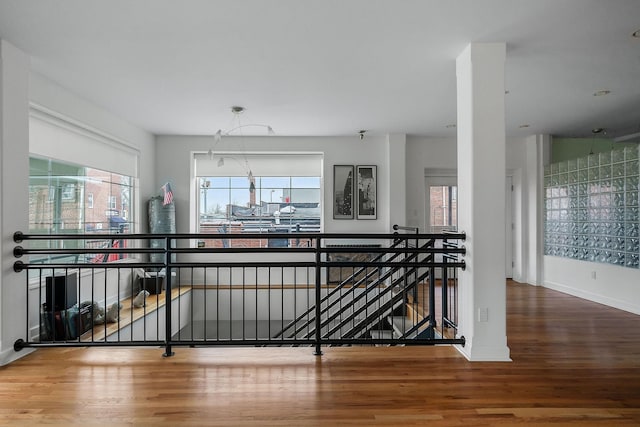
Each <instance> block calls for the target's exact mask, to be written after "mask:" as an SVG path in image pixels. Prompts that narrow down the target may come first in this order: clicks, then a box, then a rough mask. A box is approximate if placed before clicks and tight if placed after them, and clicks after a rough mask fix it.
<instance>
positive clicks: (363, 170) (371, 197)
mask: <svg viewBox="0 0 640 427" xmlns="http://www.w3.org/2000/svg"><path fill="white" fill-rule="evenodd" d="M377 175H378V171H377V166H356V191H357V192H358V203H357V218H358V219H376V218H377V214H378V212H377V204H376V201H377V181H378V176H377Z"/></svg>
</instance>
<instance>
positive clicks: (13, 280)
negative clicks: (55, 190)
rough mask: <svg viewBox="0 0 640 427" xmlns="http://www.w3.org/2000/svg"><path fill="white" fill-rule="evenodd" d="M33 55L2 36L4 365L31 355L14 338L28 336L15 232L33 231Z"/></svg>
mask: <svg viewBox="0 0 640 427" xmlns="http://www.w3.org/2000/svg"><path fill="white" fill-rule="evenodd" d="M28 88H29V58H28V57H27V56H26V55H25V54H24V53H22V52H21V51H19V50H18V49H16V48H15V47H14V46H12V45H11V44H9V43H7V42H6V41H4V40H0V174H1V176H2V184H1V185H0V233H1V236H2V251H1V252H0V259H1V263H2V272H1V273H0V365H4V364H6V363H9V362H10V361H12V360H14V359H16V358H18V357H20V356H23V355H26V354H28V353H29V352H28V351H26V350H22V351H21V352H19V353H16V352H15V351H14V350H13V343H14V342H15V341H16V340H17V339H18V338H26V336H25V334H26V329H27V328H26V312H27V302H26V281H25V274H26V273H20V274H18V273H15V272H14V271H13V262H14V261H15V258H14V257H13V247H14V246H15V244H14V242H13V233H14V232H15V231H18V230H20V231H24V232H28V218H29V93H28Z"/></svg>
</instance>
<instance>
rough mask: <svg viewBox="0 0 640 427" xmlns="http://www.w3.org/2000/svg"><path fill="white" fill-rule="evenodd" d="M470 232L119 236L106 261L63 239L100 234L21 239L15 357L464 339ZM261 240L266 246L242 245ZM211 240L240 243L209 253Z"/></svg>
mask: <svg viewBox="0 0 640 427" xmlns="http://www.w3.org/2000/svg"><path fill="white" fill-rule="evenodd" d="M464 237H465V236H464V234H451V233H449V234H419V233H415V234H398V233H395V234H335V233H322V234H318V233H299V234H297V235H296V239H295V240H294V239H292V238H291V235H290V234H282V235H280V234H278V233H269V235H268V237H266V236H265V235H264V234H255V235H253V234H247V233H242V234H228V233H227V234H224V235H220V234H211V235H209V234H207V235H205V234H166V235H160V234H152V235H150V234H127V235H123V234H117V235H114V236H104V235H101V238H103V239H110V240H112V241H118V242H119V245H118V246H117V247H107V248H99V251H100V253H99V254H96V250H98V249H96V248H95V245H94V246H92V245H87V247H86V248H84V249H83V248H81V246H82V245H81V244H75V245H64V244H55V243H56V242H60V241H65V240H80V241H82V240H83V241H91V240H92V239H94V238H95V236H93V235H90V234H89V235H77V234H74V235H35V234H33V235H27V234H22V233H16V234H15V236H14V240H15V241H16V243H17V244H18V245H17V246H16V247H15V249H14V255H15V256H16V258H17V260H16V262H15V264H14V270H15V271H16V272H19V273H20V274H23V275H24V277H25V292H26V296H27V298H26V301H27V307H26V325H27V326H26V330H25V334H24V338H22V339H20V340H18V341H17V342H16V348H18V349H19V348H22V347H44V346H123V345H127V346H131V345H134V346H163V347H164V348H165V354H166V355H171V354H173V352H172V347H173V346H212V345H223V346H237V345H252V346H256V345H258V346H262V345H279V346H285V345H287V346H313V347H315V352H316V354H320V352H321V347H322V346H327V345H407V344H411V345H415V344H425V345H431V344H464V337H461V336H458V335H457V300H456V298H457V293H456V291H457V287H456V286H455V284H456V278H457V276H456V272H457V270H458V269H460V268H464V260H463V259H462V256H463V255H464V247H462V246H461V245H460V244H458V242H460V241H462V240H463V239H464ZM257 238H259V239H262V240H265V241H266V242H267V243H266V245H261V246H262V247H251V246H252V245H250V244H246V245H245V244H243V243H242V241H243V240H247V239H257ZM205 239H206V240H207V241H215V240H216V239H218V240H222V239H224V240H225V242H227V243H228V242H234V243H235V244H233V245H229V244H227V245H223V244H220V245H211V246H210V247H199V245H198V242H199V241H202V240H205ZM269 239H277V241H278V244H277V245H276V244H273V245H270V244H269V243H268V241H269ZM151 240H153V241H154V245H153V246H154V247H152V248H149V247H148V246H149V242H150V241H151ZM298 240H300V241H306V242H308V244H306V245H304V246H299V245H293V244H291V243H290V242H292V241H298ZM43 241H44V242H45V243H46V244H42V242H43ZM158 241H161V242H162V245H158V244H157V242H158ZM283 242H287V244H283ZM65 246H72V247H74V248H73V249H64V247H65ZM158 246H159V247H158ZM79 247H80V248H79ZM48 248H58V249H48ZM60 248H61V249H60ZM97 255H100V256H97ZM150 255H154V256H153V257H151V259H154V260H155V261H157V260H158V259H160V260H162V262H153V263H152V262H147V261H146V259H148V258H149V257H150ZM436 255H441V256H438V257H437V258H436ZM436 259H439V260H440V259H441V261H437V262H436V261H435V260H436ZM436 278H438V279H436Z"/></svg>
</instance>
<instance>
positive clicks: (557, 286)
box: [544, 280, 640, 314]
mask: <svg viewBox="0 0 640 427" xmlns="http://www.w3.org/2000/svg"><path fill="white" fill-rule="evenodd" d="M544 287H545V288H549V289H553V290H554V291H558V292H562V293H564V294H569V295H573V296H574V297H578V298H582V299H586V300H588V301H592V302H596V303H598V304H602V305H606V306H608V307H612V308H617V309H619V310H623V311H628V312H629V313H633V314H640V305H637V304H630V303H629V302H628V301H622V300H618V299H615V298H611V297H607V296H604V295H600V294H595V293H593V292H589V291H585V290H584V289H578V288H574V287H571V286H567V285H564V284H562V283H557V282H553V281H551V280H545V281H544Z"/></svg>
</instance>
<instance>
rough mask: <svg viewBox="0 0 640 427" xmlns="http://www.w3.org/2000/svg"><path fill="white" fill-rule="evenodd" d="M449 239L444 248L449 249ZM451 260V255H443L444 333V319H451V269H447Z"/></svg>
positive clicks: (444, 241) (443, 243)
mask: <svg viewBox="0 0 640 427" xmlns="http://www.w3.org/2000/svg"><path fill="white" fill-rule="evenodd" d="M448 247H449V245H448V242H447V239H443V240H442V248H443V249H446V248H448ZM448 260H449V255H448V254H446V253H443V254H442V262H443V263H444V267H442V319H443V322H442V328H443V332H444V327H445V326H446V325H445V324H444V319H449V267H447V262H448Z"/></svg>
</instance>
